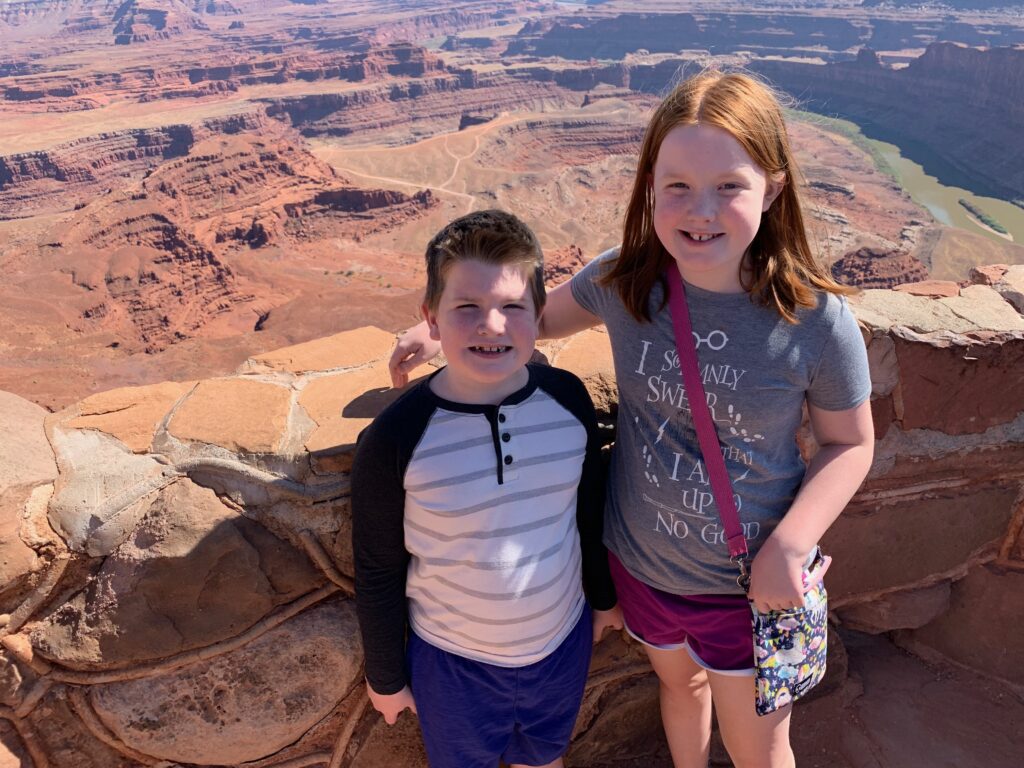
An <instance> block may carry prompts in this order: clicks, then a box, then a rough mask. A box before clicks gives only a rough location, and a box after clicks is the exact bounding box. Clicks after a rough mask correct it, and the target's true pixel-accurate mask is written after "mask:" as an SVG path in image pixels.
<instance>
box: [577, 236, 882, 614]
mask: <svg viewBox="0 0 1024 768" xmlns="http://www.w3.org/2000/svg"><path fill="white" fill-rule="evenodd" d="M615 255H616V251H615V250H612V251H608V252H605V253H603V254H601V256H599V257H598V258H596V259H594V261H592V262H590V264H588V265H587V266H586V267H585V268H584V269H583V270H581V271H580V272H579V273H578V274H577V275H576V276H575V277H573V279H572V285H571V287H572V292H573V296H574V297H575V299H576V301H577V302H578V303H579V305H580V306H581V307H583V308H584V309H586V310H587V311H589V312H592V313H593V314H595V315H597V316H598V317H600V318H601V319H602V320H603V321H604V324H605V326H607V328H608V335H609V336H610V338H611V346H612V353H613V357H614V361H615V375H616V378H617V380H618V388H619V411H618V423H617V430H616V444H615V447H614V449H613V451H612V464H611V476H610V478H609V484H608V501H607V504H606V508H605V534H604V538H605V544H606V545H607V546H608V548H609V549H610V550H612V551H613V552H614V553H615V554H616V555H617V556H618V557H619V559H620V560H621V561H622V563H623V564H624V565H625V566H626V568H627V569H628V570H629V571H630V572H631V573H632V574H633V575H634V576H636V577H637V578H639V579H640V580H641V581H644V582H646V583H647V584H649V585H651V586H653V587H656V588H657V589H660V590H663V591H665V592H670V593H673V594H679V595H686V594H723V593H739V592H742V590H741V589H740V588H739V586H737V584H736V574H737V571H736V566H735V565H734V564H732V563H731V562H730V561H729V550H728V546H727V544H726V543H725V539H724V537H723V532H722V523H721V519H720V517H719V515H718V507H717V505H716V504H715V501H714V496H713V494H712V492H711V485H710V478H709V476H708V472H707V469H706V467H705V466H704V462H703V460H702V459H701V454H700V446H699V444H698V442H697V434H696V432H695V431H694V428H693V422H692V419H691V417H690V413H689V405H688V403H687V398H686V392H685V391H684V388H683V382H682V377H681V374H680V371H679V359H678V356H677V352H676V345H675V337H674V333H673V330H672V318H671V313H670V312H669V309H668V306H667V305H666V307H665V308H664V310H662V311H660V312H659V311H658V307H659V306H660V304H661V300H662V290H661V287H660V286H659V285H655V287H654V289H653V290H652V291H651V295H650V299H649V302H650V308H651V316H652V318H653V321H652V322H651V323H640V322H637V321H636V320H635V319H634V318H633V317H632V315H630V314H629V312H628V311H627V310H626V308H625V307H624V306H623V304H622V302H621V301H620V300H619V296H618V294H617V293H616V292H615V291H614V290H613V289H611V288H605V287H602V286H600V285H598V284H597V282H596V278H597V277H599V276H600V274H601V272H602V270H603V267H602V265H607V264H608V262H609V260H610V259H613V258H614V257H615ZM686 296H687V302H688V305H689V308H690V318H691V323H692V326H693V333H694V344H695V345H696V347H697V359H698V362H699V368H700V371H701V378H702V381H703V384H704V390H705V393H706V396H707V401H708V407H709V408H710V410H711V415H712V418H713V419H714V422H715V426H716V427H717V429H718V438H719V441H720V443H721V445H722V452H723V455H724V457H725V464H726V468H727V470H728V472H729V477H730V479H731V480H732V485H733V490H734V492H735V494H736V497H737V507H738V509H739V517H740V521H741V523H742V524H743V528H744V532H745V534H746V538H747V546H748V548H749V549H750V554H751V557H753V556H754V555H756V554H757V551H758V549H759V548H760V546H761V544H762V543H764V541H765V539H766V538H767V537H768V536H769V535H770V534H771V532H772V531H773V530H774V528H775V526H776V525H777V524H778V522H779V520H781V519H782V517H783V515H785V514H786V512H787V510H788V509H789V506H790V504H791V503H792V501H793V497H794V496H795V495H796V493H797V491H798V490H799V488H800V484H801V482H802V480H803V476H804V470H805V465H804V462H803V460H802V459H801V457H800V452H799V449H798V447H797V444H796V432H797V429H798V428H799V426H800V421H801V417H802V406H803V403H804V401H805V400H806V401H807V402H809V403H811V404H812V405H814V406H815V407H818V408H822V409H825V410H831V411H840V410H845V409H848V408H853V407H854V406H856V405H859V404H860V403H862V402H863V401H864V400H866V399H867V398H868V396H869V395H870V394H871V380H870V378H869V375H868V362H867V352H866V350H865V348H864V342H863V339H862V337H861V335H860V330H859V329H858V327H857V323H856V321H855V320H854V318H853V315H852V313H851V312H850V309H849V307H848V306H847V304H846V301H845V300H844V299H842V298H841V297H837V296H835V295H834V294H828V293H820V294H819V301H818V306H817V307H815V308H814V309H805V310H800V311H799V312H798V313H797V316H798V318H799V320H800V322H799V323H798V324H795V325H794V324H790V323H788V322H786V320H785V319H783V318H782V317H781V315H779V314H778V312H777V311H775V310H774V309H771V308H768V307H764V306H760V305H758V304H756V303H754V302H753V301H751V299H750V297H749V296H748V295H747V294H746V293H736V294H724V293H713V292H711V291H705V290H702V289H700V288H697V287H695V286H692V285H687V290H686Z"/></svg>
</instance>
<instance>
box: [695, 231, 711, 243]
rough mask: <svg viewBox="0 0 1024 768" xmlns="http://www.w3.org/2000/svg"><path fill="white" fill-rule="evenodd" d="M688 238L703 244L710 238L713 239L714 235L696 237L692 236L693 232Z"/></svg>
mask: <svg viewBox="0 0 1024 768" xmlns="http://www.w3.org/2000/svg"><path fill="white" fill-rule="evenodd" d="M690 237H691V238H693V239H694V240H696V241H697V242H699V243H703V242H705V241H707V240H710V239H711V238H713V237H715V235H697V234H694V233H693V232H691V233H690Z"/></svg>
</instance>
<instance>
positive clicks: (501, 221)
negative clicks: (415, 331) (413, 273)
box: [423, 209, 545, 314]
mask: <svg viewBox="0 0 1024 768" xmlns="http://www.w3.org/2000/svg"><path fill="white" fill-rule="evenodd" d="M426 259H427V291H426V294H425V295H424V297H423V303H424V304H425V305H426V307H427V309H429V310H430V311H431V312H436V311H437V305H438V302H440V300H441V293H442V292H443V291H444V285H445V277H446V275H447V274H448V269H449V268H450V267H451V265H452V264H454V263H455V262H457V261H464V260H466V259H477V260H479V261H482V262H484V263H485V264H515V265H518V266H519V267H520V268H521V269H522V271H523V276H524V277H525V278H526V280H527V282H528V283H529V285H530V292H531V294H532V295H533V306H534V309H535V311H536V312H537V314H540V311H541V309H543V308H544V301H545V294H544V253H543V251H541V247H540V243H539V242H538V241H537V236H536V235H534V234H533V231H532V230H531V229H530V228H529V227H528V226H526V224H524V223H523V222H522V221H520V220H519V219H518V218H516V217H515V216H513V215H512V214H511V213H506V212H505V211H498V210H493V209H492V210H487V211H473V213H469V214H466V215H465V216H462V217H460V218H458V219H455V220H454V221H452V222H450V223H449V224H448V225H447V226H445V227H444V229H442V230H441V231H440V232H438V233H437V234H436V235H434V237H433V239H432V240H431V241H430V243H429V244H428V245H427V253H426Z"/></svg>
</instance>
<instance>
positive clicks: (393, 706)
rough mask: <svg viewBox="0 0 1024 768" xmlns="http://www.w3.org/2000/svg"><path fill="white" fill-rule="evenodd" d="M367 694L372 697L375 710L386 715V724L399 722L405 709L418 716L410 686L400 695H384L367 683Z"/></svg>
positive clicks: (400, 692) (371, 700)
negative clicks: (399, 717)
mask: <svg viewBox="0 0 1024 768" xmlns="http://www.w3.org/2000/svg"><path fill="white" fill-rule="evenodd" d="M366 693H367V695H368V696H369V697H370V703H371V704H373V708H374V709H376V710H377V711H378V712H380V713H381V714H382V715H384V722H385V723H387V724H388V725H394V724H395V723H396V722H397V721H398V716H399V715H400V714H401V713H402V710H403V709H408V710H411V711H412V713H413V714H416V702H415V701H413V698H412V691H411V690H409V686H408V685H407V686H405V688H403V689H402V690H400V691H399V692H398V693H392V694H383V693H377V692H376V691H375V690H373V688H371V687H370V684H369V683H367V684H366Z"/></svg>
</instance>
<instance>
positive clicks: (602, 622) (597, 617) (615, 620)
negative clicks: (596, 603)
mask: <svg viewBox="0 0 1024 768" xmlns="http://www.w3.org/2000/svg"><path fill="white" fill-rule="evenodd" d="M608 629H622V609H621V608H619V606H618V605H616V606H615V607H614V608H609V609H608V610H607V611H594V645H597V644H598V643H599V642H601V638H602V637H604V633H605V630H608Z"/></svg>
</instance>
